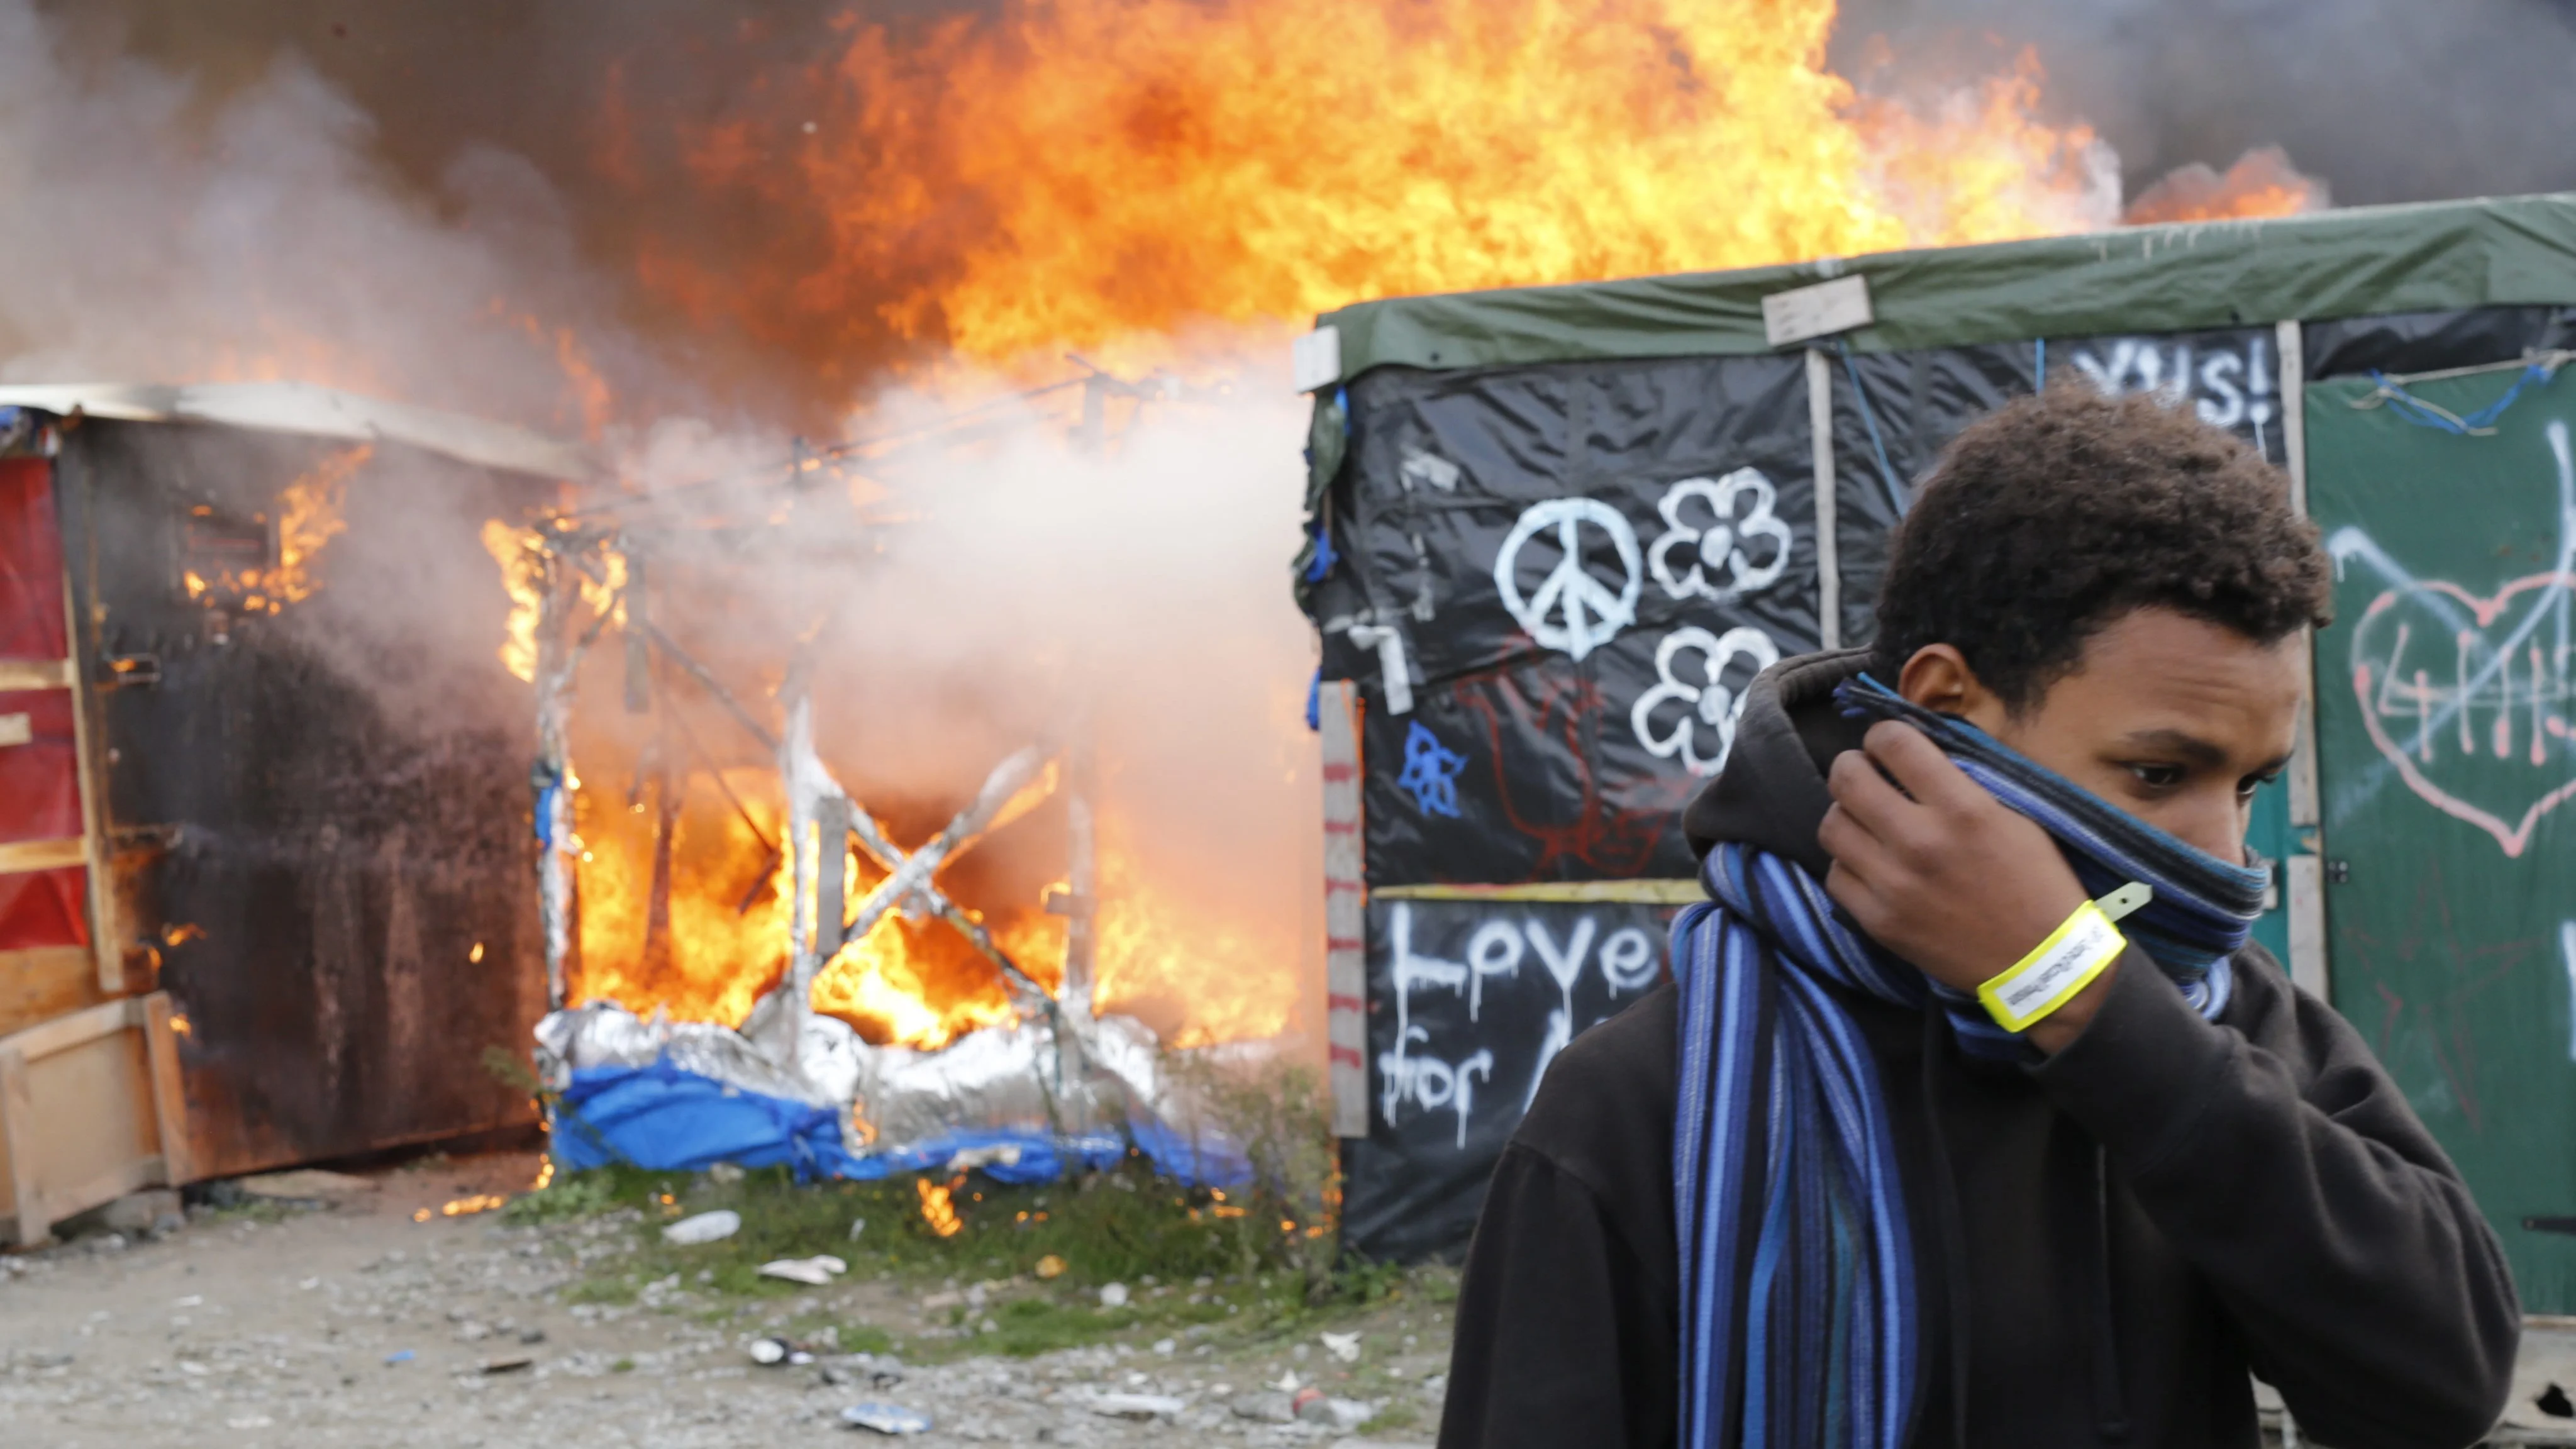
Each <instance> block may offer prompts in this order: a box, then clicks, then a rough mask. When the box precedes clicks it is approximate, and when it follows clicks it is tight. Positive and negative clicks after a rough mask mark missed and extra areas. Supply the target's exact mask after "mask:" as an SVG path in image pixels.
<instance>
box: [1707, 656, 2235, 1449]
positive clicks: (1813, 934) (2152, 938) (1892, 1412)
mask: <svg viewBox="0 0 2576 1449" xmlns="http://www.w3.org/2000/svg"><path fill="white" fill-rule="evenodd" d="M1835 697H1836V699H1837V700H1839V701H1840V702H1841V703H1842V705H1843V706H1844V709H1845V712H1846V713H1849V714H1855V715H1863V716H1876V717H1879V718H1885V719H1901V720H1904V721H1906V722H1907V723H1910V724H1913V725H1914V726H1916V727H1917V728H1919V729H1921V730H1923V732H1924V733H1925V734H1927V735H1929V736H1931V738H1932V740H1933V742H1934V743H1936V744H1938V745H1940V746H1941V747H1942V749H1943V750H1944V751H1946V752H1947V753H1948V754H1949V756H1950V758H1951V759H1952V760H1953V761H1954V762H1955V763H1956V764H1957V765H1958V766H1959V767H1960V768H1961V769H1962V770H1964V771H1966V772H1967V774H1968V775H1969V776H1970V777H1971V778H1973V779H1974V780H1976V781H1977V783H1978V784H1980V785H1982V786H1984V787H1985V788H1986V790H1987V791H1989V792H1990V793H1992V794H1993V795H1994V796H1995V798H1996V799H1998V800H2000V801H2002V802H2003V803H2004V804H2005V805H2007V806H2009V807H2011V808H2012V809H2014V810H2017V811H2019V812H2020V813H2022V814H2023V815H2026V816H2028V817H2029V818H2031V819H2032V820H2035V821H2037V822H2038V823H2039V824H2040V825H2041V826H2043V827H2045V828H2046V829H2047V830H2048V832H2049V834H2050V835H2052V836H2053V837H2055V838H2056V840H2057V843H2058V847H2059V849H2060V850H2061V851H2063V852H2064V854H2065V856H2066V859H2067V862H2068V864H2070V865H2071V866H2073V867H2074V870H2075V874H2076V877H2077V878H2078V879H2079V880H2081V881H2082V882H2083V883H2084V888H2085V890H2086V892H2087V893H2088V894H2090V895H2093V896H2096V897H2099V896H2101V895H2103V894H2106V893H2108V892H2109V891H2111V890H2113V889H2116V888H2117V887H2119V886H2121V885H2124V884H2126V883H2128V882H2130V881H2140V882H2144V883H2145V884H2147V885H2149V886H2151V887H2153V888H2154V891H2155V896H2154V899H2153V900H2152V901H2151V902H2150V903H2149V904H2148V905H2147V906H2146V907H2144V908H2143V909H2141V910H2140V911H2138V912H2137V913H2135V914H2133V915H2131V916H2129V917H2128V918H2126V919H2125V920H2123V921H2122V922H2121V928H2122V931H2123V933H2124V934H2126V935H2127V936H2128V938H2129V940H2130V942H2131V943H2132V944H2133V945H2136V946H2137V947H2139V948H2140V949H2142V950H2143V951H2145V952H2146V953H2147V955H2149V956H2150V957H2151V958H2153V959H2154V960H2155V962H2156V964H2157V965H2158V966H2159V967H2161V968H2162V970H2163V972H2164V974H2165V975H2166V976H2168V977H2169V978H2171V979H2172V980H2173V982H2174V984H2175V986H2176V987H2177V988H2178V989H2179V990H2181V991H2182V993H2183V995H2184V998H2185V999H2186V1000H2188V1001H2189V1002H2190V1003H2191V1004H2192V1006H2193V1007H2194V1008H2195V1009H2196V1010H2198V1011H2199V1012H2200V1013H2201V1015H2202V1016H2204V1017H2209V1018H2213V1019H2214V1018H2215V1017H2216V1016H2217V1015H2218V1014H2219V1012H2221V1011H2222V1010H2224V1009H2225V1008H2226V1005H2227V1000H2228V996H2229V987H2230V984H2231V977H2230V974H2229V968H2228V960H2227V958H2228V957H2229V956H2230V955H2231V954H2232V953H2233V952H2234V951H2235V950H2236V949H2237V948H2238V947H2240V946H2242V945H2243V944H2244V943H2245V938H2246V936H2247V933H2248V932H2249V931H2250V929H2251V927H2252V925H2253V920H2254V917H2255V916H2256V915H2257V914H2259V913H2260V911H2261V909H2262V903H2263V885H2264V880H2265V872H2264V871H2263V870H2262V869H2260V868H2252V867H2239V866H2234V865H2230V864H2228V863H2227V862H2225V861H2222V860H2220V859H2218V858H2217V857H2215V856H2212V855H2209V854H2207V853H2206V852H2203V851H2200V850H2197V849H2194V848H2193V847H2191V846H2188V845H2185V844H2184V843H2183V842H2181V841H2179V840H2176V839H2175V838H2173V837H2172V836H2170V835H2167V834H2165V833H2164V832H2163V831H2160V830H2157V829H2156V828H2154V827H2153V826H2150V825H2148V824H2146V823H2145V822H2143V821H2141V820H2138V819H2137V818H2136V817H2134V816H2131V815H2129V814H2128V813H2126V812H2125V811H2122V810H2120V809H2119V808H2118V807H2116V806H2114V805H2112V804H2110V803H2109V802H2107V801H2105V800H2103V799H2101V798H2100V797H2098V796H2096V795H2093V794H2092V793H2090V792H2089V791H2086V790H2085V789H2083V788H2082V787H2080V786H2078V785H2076V784H2074V783H2073V782H2071V781H2069V780H2067V779H2065V778H2063V777H2062V776H2059V775H2057V774H2055V773H2054V772H2052V771H2050V770H2047V769H2046V768H2044V767H2042V766H2040V765H2037V764H2035V763H2033V762H2031V761H2030V760H2028V759H2026V758H2024V757H2023V756H2021V755H2020V754H2018V753H2016V752H2014V751H2013V750H2011V749H2009V748H2008V747H2006V746H2005V745H2003V744H2002V743H2001V742H1999V741H1997V740H1996V739H1994V737H1992V736H1991V735H1988V734H1986V733H1985V732H1983V731H1982V730H1979V729H1977V728H1976V727H1975V726H1974V725H1971V724H1968V723H1967V722H1965V721H1963V720H1958V719H1953V718H1951V717H1949V716H1946V715H1936V714H1933V713H1931V712H1930V711H1928V710H1924V709H1920V708H1918V707H1917V706H1915V705H1913V704H1911V703H1908V702H1907V701H1906V700H1904V699H1903V698H1901V697H1899V696H1898V695H1896V694H1895V693H1894V692H1892V691H1890V690H1888V689H1887V688H1885V687H1884V686H1882V685H1880V684H1879V683H1878V682H1877V681H1875V680H1873V679H1871V678H1870V677H1869V676H1867V675H1865V674H1864V675H1861V676H1859V677H1857V678H1855V679H1852V680H1847V681H1845V682H1844V683H1843V684H1842V685H1841V686H1840V687H1839V688H1838V689H1837V690H1836V691H1835ZM1700 879H1701V882H1702V883H1703V884H1704V885H1705V886H1706V887H1707V888H1708V893H1709V896H1710V899H1709V900H1708V901H1707V902H1704V903H1701V904H1698V905H1694V906H1692V907H1690V908H1689V909H1688V910H1686V911H1684V912H1683V913H1682V914H1681V917H1680V918H1679V919H1678V920H1676V921H1675V922H1674V923H1673V950H1672V968H1673V977H1674V980H1675V982H1676V983H1677V984H1678V985H1679V986H1680V988H1681V1043H1680V1046H1681V1051H1680V1066H1681V1074H1680V1084H1679V1097H1678V1102H1677V1111H1676V1113H1675V1118H1674V1139H1673V1196H1674V1202H1673V1212H1674V1224H1675V1228H1676V1231H1677V1236H1678V1239H1679V1244H1680V1249H1681V1282H1682V1299H1681V1302H1682V1343H1681V1370H1682V1371H1681V1431H1682V1432H1681V1443H1682V1445H1683V1446H1684V1449H1734V1446H1739V1445H1740V1446H1742V1449H1772V1446H1797V1449H1859V1446H1874V1449H1899V1446H1901V1445H1902V1444H1903V1443H1904V1442H1905V1439H1906V1437H1907V1434H1908V1433H1909V1431H1910V1429H1911V1421H1912V1413H1913V1408H1914V1405H1915V1402H1916V1397H1917V1389H1918V1382H1917V1379H1918V1371H1919V1369H1920V1367H1921V1362H1922V1345H1921V1342H1920V1329H1919V1326H1918V1325H1917V1323H1916V1321H1915V1274H1914V1260H1913V1239H1912V1236H1911V1231H1910V1228H1909V1225H1908V1223H1907V1220H1906V1209H1905V1197H1904V1193H1903V1191H1902V1188H1901V1185H1900V1184H1899V1182H1898V1180H1897V1168H1896V1153H1895V1143H1894V1140H1893V1136H1892V1134H1891V1133H1890V1131H1889V1128H1888V1114H1887V1102H1886V1098H1885V1096H1884V1095H1883V1094H1882V1092H1881V1090H1880V1087H1879V1081H1878V1074H1877V1068H1876V1066H1875V1064H1874V1063H1873V1062H1872V1061H1871V1058H1870V1055H1869V1049H1868V1045H1867V1043H1866V1042H1864V1041H1863V1040H1862V1038H1861V1034H1860V1031H1859V1029H1858V1027H1857V1026H1856V1025H1855V1024H1854V1023H1853V1021H1852V1019H1851V1017H1850V1015H1849V1014H1848V1013H1847V1012H1846V1011H1845V1010H1844V1008H1843V1006H1842V1004H1841V1003H1840V1002H1839V1001H1838V1000H1837V999H1836V997H1835V994H1834V993H1835V990H1837V989H1839V990H1843V991H1857V992H1861V993H1865V994H1867V995H1869V996H1873V997H1876V998H1878V999H1879V1000H1882V1001H1887V1002H1892V1003H1894V1004H1896V1005H1899V1006H1904V1007H1908V1008H1911V1009H1914V1010H1918V1011H1919V1010H1923V1009H1926V1008H1928V1007H1930V1006H1933V1005H1938V1006H1939V1007H1941V1009H1942V1010H1943V1012H1944V1014H1945V1015H1946V1016H1947V1017H1948V1018H1949V1021H1950V1024H1951V1026H1952V1029H1953V1031H1954V1032H1955V1033H1956V1035H1957V1038H1958V1041H1959V1044H1960V1048H1961V1050H1962V1051H1964V1052H1966V1053H1967V1054H1969V1055H1971V1056H1975V1057H1980V1058H1985V1059H1989V1060H1998V1061H2013V1060H2020V1059H2021V1058H2022V1057H2023V1055H2024V1050H2023V1046H2022V1043H2021V1041H2020V1039H2019V1038H2018V1037H2016V1036H2014V1035H2013V1034H2011V1033H2008V1032H2006V1031H2004V1030H2003V1029H2002V1028H2001V1027H1998V1026H1996V1025H1995V1023H1994V1021H1993V1019H1992V1018H1990V1017H1988V1016H1987V1015H1986V1013H1985V1009H1984V1008H1983V1007H1982V1006H1980V1005H1979V1004H1978V1003H1977V1000H1976V998H1975V997H1974V996H1972V995H1970V994H1968V993H1965V992H1960V991H1956V990H1953V989H1952V988H1950V987H1947V986H1943V985H1940V984H1938V983H1936V982H1933V981H1932V980H1931V979H1930V978H1928V977H1926V976H1924V975H1923V973H1922V972H1920V971H1918V970H1916V969H1915V968H1914V967H1913V966H1911V965H1909V964H1907V963H1906V962H1904V961H1902V960H1900V959H1898V958H1897V957H1895V956H1894V955H1892V954H1890V953H1888V952H1887V951H1885V950H1884V949H1882V948H1880V947H1879V946H1878V945H1876V944H1875V943H1874V942H1871V941H1869V940H1868V939H1867V938H1866V937H1863V936H1861V935H1859V934H1858V933H1857V932H1855V931H1853V930H1851V929H1849V928H1848V927H1847V926H1846V925H1845V924H1844V923H1843V921H1842V920H1841V918H1839V917H1838V916H1837V915H1836V913H1835V911H1834V908H1833V903H1832V901H1831V899H1830V898H1828V897H1827V896H1826V894H1825V890H1824V885H1823V883H1822V882H1821V881H1819V880H1817V879H1816V878H1815V877H1814V876H1813V875H1811V874H1809V873H1808V872H1807V871H1806V870H1805V869H1804V868H1803V867H1800V866H1798V865H1797V864H1795V863H1793V862H1791V861H1789V860H1787V859H1784V858H1782V857H1780V856H1776V855H1772V854H1770V853H1768V852H1765V851H1761V850H1757V849H1754V848H1752V847H1750V846H1745V845H1739V844H1720V845H1719V846H1717V847H1716V848H1715V849H1713V850H1711V851H1710V852H1709V854H1708V857H1707V859H1706V860H1705V861H1704V862H1703V863H1702V866H1701V872H1700Z"/></svg>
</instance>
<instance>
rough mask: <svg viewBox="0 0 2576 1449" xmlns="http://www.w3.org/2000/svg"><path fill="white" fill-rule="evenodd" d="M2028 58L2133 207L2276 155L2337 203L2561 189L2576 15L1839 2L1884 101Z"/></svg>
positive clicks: (2362, 0)
mask: <svg viewBox="0 0 2576 1449" xmlns="http://www.w3.org/2000/svg"><path fill="white" fill-rule="evenodd" d="M2025 44H2027V45H2030V46H2032V47H2035V48H2036V49H2037V51H2038V53H2039V56H2040V58H2041V59H2042V60H2043V61H2044V62H2045V63H2046V65H2047V67H2048V74H2049V85H2048V95H2049V96H2050V97H2051V99H2052V101H2053V102H2054V104H2055V105H2056V106H2057V107H2059V108H2060V109H2061V110H2063V111H2065V112H2067V113H2068V114H2070V115H2080V116H2081V118H2082V119H2084V120H2086V121H2089V122H2090V123H2092V125H2093V126H2094V127H2095V128H2096V129H2098V130H2099V131H2100V132H2101V133H2102V135H2103V136H2104V138H2105V139H2107V140H2108V141H2109V142H2110V143H2111V145H2112V146H2113V147H2114V148H2115V149H2116V150H2117V151H2118V152H2119V154H2120V161H2121V169H2122V171H2123V173H2124V177H2125V179H2126V182H2127V186H2128V191H2129V194H2130V195H2132V196H2135V195H2137V194H2139V193H2140V192H2142V191H2144V190H2145V189H2146V188H2147V187H2149V186H2151V185H2152V184H2154V183H2155V181H2156V180H2157V179H2158V178H2160V177H2162V176H2164V175H2165V174H2166V173H2167V172H2170V171H2172V170H2174V169H2176V168H2178V167H2182V166H2187V165H2191V164H2193V163H2195V162H2197V163H2200V164H2203V165H2209V166H2213V167H2218V168H2222V169H2223V168H2225V167H2226V166H2228V165H2229V163H2231V162H2232V161H2234V160H2235V159H2236V158H2237V157H2239V156H2242V155H2244V154H2245V153H2246V152H2248V151H2252V150H2256V149H2258V148H2260V147H2265V146H2279V147H2281V148H2282V149H2284V150H2285V151H2287V152H2288V153H2289V156H2290V158H2291V160H2293V161H2295V162H2296V163H2297V165H2298V167H2299V169H2300V170H2301V171H2303V172H2306V173H2307V174H2309V175H2311V176H2315V177H2318V178H2321V179H2322V180H2323V181H2324V182H2325V183H2326V185H2327V186H2328V187H2329V188H2330V189H2331V190H2332V192H2333V195H2334V199H2335V200H2336V202H2338V203H2340V204H2343V205H2375V204H2379V203H2384V202H2401V201H2434V200H2441V199H2444V198H2449V197H2459V196H2497V195H2509V194H2513V193H2518V192H2532V191H2556V190H2561V189H2564V188H2568V187H2572V186H2576V155H2571V154H2570V153H2569V151H2568V148H2567V147H2566V146H2565V145H2563V144H2562V143H2561V142H2560V140H2559V139H2558V138H2559V137H2561V136H2563V135H2564V134H2565V133H2566V131H2567V128H2568V126H2569V125H2570V124H2571V123H2576V96H2571V95H2570V93H2569V91H2568V88H2567V85H2566V80H2567V77H2568V76H2570V75H2576V10H2571V8H2570V7H2569V6H2567V5H2565V4H2562V3H2556V0H2489V3H2483V4H2477V5H2422V4H2407V3H2401V0H1846V3H1845V5H1844V7H1843V18H1842V24H1841V26H1840V27H1839V28H1838V30H1837V32H1836V39H1835V47H1834V49H1835V60H1836V64H1837V66H1838V68H1841V69H1842V70H1843V71H1844V73H1845V74H1849V75H1853V76H1855V77H1861V78H1864V79H1865V80H1873V81H1874V83H1878V84H1885V85H1889V86H1892V87H1902V86H1904V85H1907V84H1913V83H1921V82H1930V83H1935V84H1937V83H1942V82H1944V81H1946V80H1947V79H1948V78H1949V77H1951V76H1954V75H1955V74H1957V73H1958V71H1959V70H1960V69H1961V68H1962V67H1973V66H1977V65H1991V64H1992V63H1993V58H1994V55H1995V52H1996V51H1997V50H1998V49H1999V48H2001V49H2009V48H2013V47H2019V46H2021V45H2025Z"/></svg>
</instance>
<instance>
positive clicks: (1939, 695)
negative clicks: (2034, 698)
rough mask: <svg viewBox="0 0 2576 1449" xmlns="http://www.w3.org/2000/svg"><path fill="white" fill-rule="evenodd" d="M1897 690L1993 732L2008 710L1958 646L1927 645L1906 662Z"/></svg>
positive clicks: (1924, 703)
mask: <svg viewBox="0 0 2576 1449" xmlns="http://www.w3.org/2000/svg"><path fill="white" fill-rule="evenodd" d="M1896 692H1897V693H1898V694H1901V695H1904V696H1905V697H1906V698H1907V699H1908V700H1911V701H1912V702H1914V703H1915V704H1918V705H1921V706H1922V707H1923V708H1925V709H1928V710H1930V711H1932V712H1933V713H1934V714H1947V715H1957V716H1958V717H1960V718H1962V719H1965V720H1967V721H1968V722H1969V723H1971V724H1974V725H1976V726H1978V727H1979V728H1981V729H1986V730H1989V731H1991V730H1992V729H1994V728H1995V726H1996V724H1998V723H2000V722H2001V718H2002V716H2003V715H2004V713H2005V710H2004V707H2003V701H2002V700H2001V699H1999V698H1997V697H1996V695H1995V693H1994V691H1992V690H1990V689H1988V688H1986V686H1985V683H1984V681H1982V680H1980V679H1978V678H1977V671H1975V670H1973V669H1971V668H1969V667H1968V657H1967V656H1966V655H1964V654H1961V653H1960V652H1959V650H1958V648H1957V646H1955V645H1950V644H1926V645H1924V646H1923V647H1922V648H1920V649H1917V650H1915V651H1914V657H1913V658H1911V659H1908V660H1906V661H1905V668H1904V669H1903V670H1901V671H1900V672H1899V673H1898V674H1897V676H1896Z"/></svg>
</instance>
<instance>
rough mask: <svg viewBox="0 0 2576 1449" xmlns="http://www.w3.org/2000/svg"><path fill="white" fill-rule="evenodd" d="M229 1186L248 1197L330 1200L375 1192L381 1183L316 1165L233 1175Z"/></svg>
mask: <svg viewBox="0 0 2576 1449" xmlns="http://www.w3.org/2000/svg"><path fill="white" fill-rule="evenodd" d="M232 1186H233V1188H234V1189H235V1190H236V1191H238V1192H241V1193H243V1194H245V1195H247V1196H250V1197H264V1198H267V1199H269V1200H270V1201H272V1202H331V1201H334V1200H336V1199H340V1198H350V1197H357V1196H359V1195H361V1194H364V1193H370V1192H374V1191H376V1190H377V1189H378V1188H379V1187H380V1186H381V1184H379V1183H378V1182H377V1181H376V1180H375V1179H373V1178H369V1177H355V1176H352V1175H350V1174H349V1173H345V1172H327V1171H325V1170H323V1169H322V1168H319V1167H300V1168H297V1169H296V1170H295V1171H293V1172H262V1173H255V1174H253V1175H252V1176H249V1177H236V1178H234V1179H233V1180H232Z"/></svg>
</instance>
